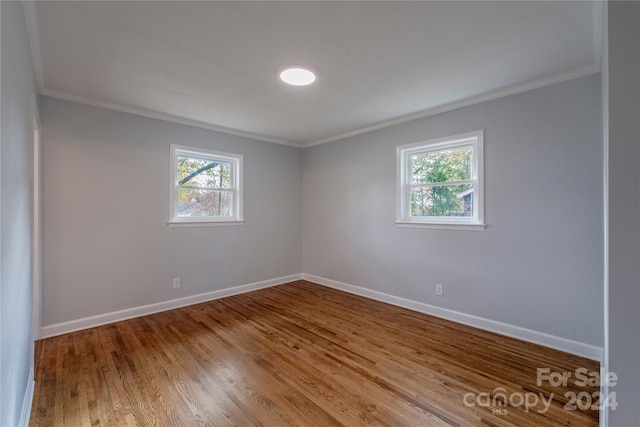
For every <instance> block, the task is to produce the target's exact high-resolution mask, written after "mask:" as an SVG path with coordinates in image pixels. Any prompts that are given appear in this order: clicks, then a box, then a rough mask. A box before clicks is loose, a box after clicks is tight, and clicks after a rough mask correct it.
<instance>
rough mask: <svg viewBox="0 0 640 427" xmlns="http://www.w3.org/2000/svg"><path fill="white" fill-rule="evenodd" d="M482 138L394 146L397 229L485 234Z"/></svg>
mask: <svg viewBox="0 0 640 427" xmlns="http://www.w3.org/2000/svg"><path fill="white" fill-rule="evenodd" d="M483 134H484V132H483V131H477V132H471V133H466V134H463V135H456V136H451V137H447V138H439V139H434V140H430V141H425V142H419V143H416V144H409V145H402V146H400V147H397V149H396V152H397V216H396V224H397V225H398V226H400V227H423V228H450V229H468V230H483V229H484V227H485V225H484V223H483V221H484V215H483V172H482V171H483V164H482V163H483Z"/></svg>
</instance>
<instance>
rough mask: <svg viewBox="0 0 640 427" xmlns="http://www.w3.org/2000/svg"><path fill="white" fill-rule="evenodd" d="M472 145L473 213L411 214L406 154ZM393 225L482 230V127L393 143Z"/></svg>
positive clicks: (483, 226) (407, 156) (483, 227)
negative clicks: (446, 215) (394, 184)
mask: <svg viewBox="0 0 640 427" xmlns="http://www.w3.org/2000/svg"><path fill="white" fill-rule="evenodd" d="M469 145H472V146H473V162H472V164H473V170H472V177H471V178H472V181H473V186H474V191H475V193H474V202H473V209H474V216H473V217H472V218H468V217H412V216H411V215H410V196H409V186H408V182H409V180H410V176H409V174H410V171H409V168H408V167H407V165H408V158H409V156H411V155H412V154H415V153H419V152H424V151H425V150H439V149H443V148H456V147H463V146H469ZM396 226H397V227H403V228H431V229H445V230H474V231H483V230H484V229H485V227H486V224H485V223H484V130H478V131H475V132H468V133H463V134H460V135H453V136H448V137H444V138H437V139H431V140H428V141H423V142H416V143H413V144H407V145H401V146H398V147H396Z"/></svg>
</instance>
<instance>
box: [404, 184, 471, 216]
mask: <svg viewBox="0 0 640 427" xmlns="http://www.w3.org/2000/svg"><path fill="white" fill-rule="evenodd" d="M411 216H466V217H471V216H473V187H472V186H471V184H464V185H437V186H433V187H429V188H412V189H411Z"/></svg>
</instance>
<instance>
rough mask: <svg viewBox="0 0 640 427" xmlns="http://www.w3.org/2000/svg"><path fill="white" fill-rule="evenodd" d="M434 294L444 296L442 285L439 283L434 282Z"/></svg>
mask: <svg viewBox="0 0 640 427" xmlns="http://www.w3.org/2000/svg"><path fill="white" fill-rule="evenodd" d="M436 295H437V296H439V297H443V296H444V286H443V285H440V284H436Z"/></svg>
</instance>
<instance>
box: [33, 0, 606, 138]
mask: <svg viewBox="0 0 640 427" xmlns="http://www.w3.org/2000/svg"><path fill="white" fill-rule="evenodd" d="M25 8H26V11H27V20H28V25H29V32H30V38H31V44H32V50H33V53H34V63H35V66H36V77H37V80H38V85H39V89H40V91H41V93H43V94H46V95H51V96H57V97H60V98H65V99H72V100H77V101H81V102H86V103H89V104H94V105H101V106H106V107H109V108H114V109H118V110H122V111H128V112H133V113H137V114H142V115H145V116H151V117H158V118H163V119H167V120H171V121H177V122H183V123H188V124H193V125H196V126H201V127H205V128H209V129H216V130H223V131H226V132H229V133H233V134H239V135H245V136H251V137H256V138H259V139H263V140H267V141H271V142H279V143H285V144H290V145H298V146H308V145H313V144H315V143H320V142H326V141H329V140H335V139H339V138H341V137H344V136H348V135H353V134H357V133H361V132H364V131H367V130H371V129H376V128H381V127H384V126H388V125H390V124H395V123H400V122H403V121H407V120H410V119H413V118H417V117H424V116H427V115H430V114H434V113H437V112H440V111H445V110H448V109H453V108H456V107H459V106H462V105H469V104H472V103H475V102H478V101H481V100H485V99H492V98H496V97H498V96H502V95H505V94H509V93H515V92H519V91H522V90H526V89H530V88H533V87H538V86H542V85H545V84H550V83H553V82H557V81H562V80H566V79H569V78H573V77H578V76H581V75H586V74H590V73H594V72H597V71H599V63H600V46H599V41H600V19H601V13H602V5H601V3H600V2H596V3H592V2H575V1H573V2H559V1H556V2H539V1H535V2H484V1H473V2H366V1H361V2H309V1H307V2H242V1H231V2H189V1H173V2H148V1H147V2H121V1H118V2H90V1H80V2H61V1H46V2H37V3H28V4H27V5H26V7H25ZM286 65H304V66H307V67H310V68H311V69H313V70H314V71H315V72H316V74H317V82H316V83H315V84H314V85H312V86H310V87H288V86H286V85H284V84H283V83H282V82H280V81H279V80H278V72H279V70H280V69H281V68H282V67H283V66H286Z"/></svg>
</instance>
